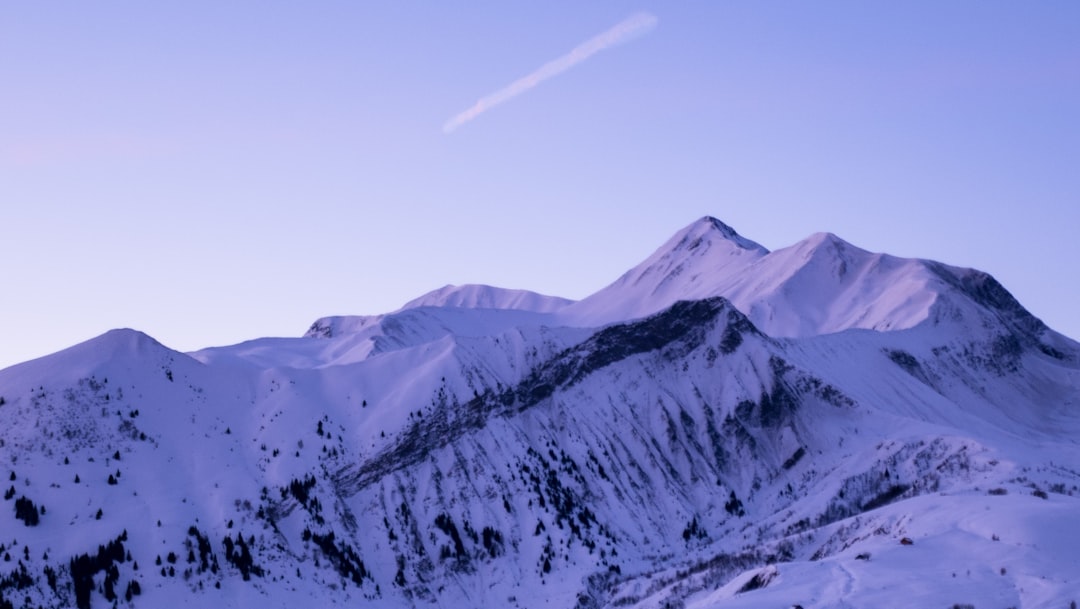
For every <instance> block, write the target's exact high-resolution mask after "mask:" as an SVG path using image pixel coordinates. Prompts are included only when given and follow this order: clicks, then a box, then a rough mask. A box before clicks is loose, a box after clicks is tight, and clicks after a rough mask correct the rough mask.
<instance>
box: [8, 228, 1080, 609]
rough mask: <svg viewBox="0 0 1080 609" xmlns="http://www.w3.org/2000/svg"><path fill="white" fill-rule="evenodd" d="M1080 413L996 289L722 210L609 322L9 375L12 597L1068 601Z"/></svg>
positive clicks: (616, 303) (337, 331)
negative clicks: (771, 235)
mask: <svg viewBox="0 0 1080 609" xmlns="http://www.w3.org/2000/svg"><path fill="white" fill-rule="evenodd" d="M669 300H671V302H668V301H669ZM654 309H655V310H654ZM1077 396H1080V347H1078V345H1077V344H1076V343H1075V342H1073V341H1071V340H1070V339H1068V338H1066V337H1063V336H1061V335H1058V334H1056V333H1055V332H1053V331H1052V330H1050V329H1049V328H1047V327H1046V326H1045V325H1043V324H1042V323H1041V322H1040V321H1039V320H1038V319H1037V318H1035V317H1034V316H1032V315H1031V314H1030V313H1029V312H1027V311H1026V310H1024V309H1023V307H1022V306H1020V304H1019V303H1017V302H1016V301H1015V299H1013V298H1012V296H1011V295H1009V294H1008V292H1007V291H1006V290H1005V289H1004V288H1003V287H1002V286H1000V285H999V284H998V283H997V282H996V281H994V280H993V278H991V277H989V276H988V275H986V274H984V273H979V272H977V271H971V270H967V269H957V268H954V267H948V266H946V265H942V264H940V263H936V262H930V261H921V260H903V259H898V258H893V257H889V256H886V255H882V254H871V253H869V252H865V251H863V250H860V249H858V248H855V247H853V246H850V245H849V244H846V243H844V242H843V241H841V240H840V239H839V238H836V237H834V236H832V235H827V234H819V235H815V236H812V237H811V238H809V239H807V240H805V241H803V242H801V243H799V244H796V245H795V246H792V247H790V248H784V249H781V250H777V251H775V252H771V253H770V252H767V251H766V250H764V248H761V247H760V246H758V245H756V244H754V243H753V242H752V241H749V240H747V239H745V238H743V237H740V236H738V235H737V233H735V232H734V231H733V230H731V229H730V228H728V227H726V226H725V225H723V224H722V223H720V222H718V221H715V220H713V219H709V218H706V219H703V220H701V221H698V222H696V223H694V224H692V225H691V226H690V227H688V228H687V229H685V230H684V231H682V232H680V233H679V234H678V235H676V237H675V238H673V239H672V240H670V241H669V242H668V244H667V245H666V246H664V247H662V248H661V249H660V250H658V252H657V254H655V255H654V256H652V257H650V259H649V260H647V261H646V262H645V263H643V264H642V265H640V266H639V267H637V268H635V269H634V270H632V271H631V272H629V273H627V274H626V275H624V276H623V277H622V278H621V279H620V280H618V281H616V282H615V283H614V284H612V285H611V286H609V287H608V288H605V289H604V290H601V291H600V292H598V293H597V294H595V295H593V296H591V297H589V298H586V299H584V300H582V301H580V302H578V303H566V302H562V301H559V300H555V299H550V298H548V297H540V296H538V295H531V293H522V292H515V291H500V290H496V289H493V288H486V287H479V286H476V287H471V286H467V287H465V288H462V289H448V290H447V289H444V290H442V291H436V292H435V293H432V294H429V295H428V296H425V297H421V299H418V301H414V302H413V303H411V304H410V305H406V307H404V308H402V309H401V310H399V311H396V312H393V313H389V314H386V315H379V316H369V317H336V318H324V319H322V320H319V321H317V322H316V323H315V324H313V326H312V329H311V330H310V331H309V332H308V334H307V335H306V336H304V337H300V338H278V339H257V340H254V341H249V342H247V343H242V344H239V345H234V346H230V347H218V348H212V349H205V350H202V351H199V352H195V353H192V354H182V353H177V352H175V351H172V350H170V349H168V348H167V347H165V346H163V345H160V344H159V343H157V342H155V341H154V340H153V339H151V338H150V337H147V336H145V335H143V334H141V333H137V332H134V331H130V330H121V331H114V332H110V333H108V334H106V335H103V336H101V337H99V338H97V339H94V340H92V341H88V342H87V343H84V344H81V345H77V346H75V347H73V348H71V349H68V350H66V351H63V352H60V353H57V354H54V355H52V356H48V357H45V358H42V359H39V360H35V361H32V362H27V363H25V364H21V365H19V366H15V367H12V368H8V369H6V370H2V371H0V426H2V428H3V429H4V431H3V432H2V435H0V461H2V462H3V463H5V465H8V464H10V465H8V467H9V470H10V471H8V472H4V471H3V470H0V475H6V476H7V479H8V480H9V481H8V482H7V484H8V485H10V489H8V491H9V492H8V493H5V496H6V499H5V503H4V505H5V506H7V507H5V508H3V509H6V510H7V514H6V515H0V544H3V547H2V548H0V553H3V554H4V555H10V556H11V559H10V560H6V561H5V562H0V606H3V603H4V602H5V601H8V602H11V603H12V604H13V605H15V604H19V603H23V602H24V601H25V600H26V599H29V601H28V602H27V603H28V604H29V605H30V606H39V605H40V606H48V607H66V606H83V607H85V606H94V607H99V606H108V605H111V604H112V602H113V601H114V600H117V601H120V602H127V601H128V599H126V597H127V595H128V594H129V593H130V602H131V603H133V604H134V605H135V606H153V607H180V606H200V607H215V606H221V607H249V606H250V607H256V606H258V607H267V606H281V607H292V606H297V605H302V606H308V605H319V606H327V605H336V604H343V605H349V606H356V605H359V606H373V607H374V606H378V607H426V606H493V605H500V606H507V607H543V606H578V607H615V606H618V607H642V608H645V607H661V606H686V607H702V608H705V607H726V606H739V607H764V606H775V605H776V604H778V603H783V604H787V605H790V604H793V603H799V604H802V605H803V606H806V607H812V606H819V607H829V606H871V605H873V606H896V607H902V606H909V605H910V604H911V603H912V602H915V603H917V604H920V605H935V604H936V605H938V606H951V605H952V604H954V603H974V604H976V605H978V606H984V605H988V604H994V603H997V602H1005V603H1006V604H1012V605H1017V606H1019V605H1023V606H1036V607H1041V606H1047V607H1050V606H1055V607H1057V606H1067V604H1068V602H1069V601H1070V600H1072V599H1074V598H1080V578H1076V577H1075V575H1074V574H1073V573H1072V572H1071V570H1070V568H1069V567H1068V566H1067V565H1069V564H1071V562H1072V560H1073V559H1074V558H1075V548H1076V547H1077V545H1076V544H1077V543H1078V542H1080V527H1078V526H1077V525H1076V524H1075V523H1076V522H1080V518H1077V517H1078V516H1080V500H1078V499H1077V498H1076V497H1074V496H1073V495H1074V494H1075V493H1077V492H1080V467H1076V466H1075V465H1074V464H1076V463H1080V445H1078V443H1077V442H1076V438H1077V437H1080V416H1077V399H1078V398H1077ZM31 514H33V515H34V516H31ZM31 520H33V521H35V522H34V523H33V524H31V522H30V521H31ZM904 538H908V539H909V540H910V541H912V542H913V543H912V544H911V545H906V544H905V545H901V543H900V541H901V539H904ZM129 555H130V556H129ZM898 574H903V576H899V575H898ZM953 575H955V577H953Z"/></svg>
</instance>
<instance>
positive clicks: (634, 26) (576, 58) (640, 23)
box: [443, 13, 658, 133]
mask: <svg viewBox="0 0 1080 609" xmlns="http://www.w3.org/2000/svg"><path fill="white" fill-rule="evenodd" d="M657 21H658V20H657V18H656V17H655V16H654V15H651V14H649V13H634V14H633V15H631V16H629V17H627V18H626V19H623V20H622V21H620V22H619V23H618V24H616V25H615V26H614V27H612V28H611V29H609V30H607V31H606V32H604V33H602V34H599V35H597V36H594V37H592V38H590V39H588V40H586V41H585V42H583V43H581V44H580V45H578V46H577V47H575V48H574V50H572V51H570V52H569V53H567V54H566V55H563V56H562V57H559V58H558V59H555V60H553V61H549V62H548V63H545V64H544V65H542V66H540V68H539V69H537V70H536V71H534V72H533V73H531V74H529V75H528V76H525V77H523V78H520V79H518V80H515V81H514V82H512V83H510V84H509V85H508V86H506V87H503V88H502V89H499V90H498V91H496V92H494V93H492V94H491V95H488V96H487V97H483V98H481V99H480V100H479V101H477V102H476V103H475V104H473V105H472V107H471V108H469V109H468V110H466V111H464V112H462V113H461V114H458V115H457V116H455V117H454V118H451V119H450V120H448V121H446V124H444V125H443V133H451V132H452V131H454V130H455V129H457V128H458V127H460V126H462V125H464V124H465V123H467V122H469V121H471V120H473V119H474V118H476V117H478V116H480V115H481V114H483V113H484V112H487V111H488V110H490V109H492V108H494V107H495V106H498V105H499V104H503V103H505V102H508V101H510V100H511V99H513V98H515V97H517V96H518V95H521V94H522V93H524V92H526V91H528V90H529V89H532V88H533V87H535V86H536V85H538V84H540V83H542V82H544V81H545V80H547V79H549V78H551V77H553V76H558V75H559V74H562V73H563V72H565V71H567V70H569V69H570V68H572V67H574V66H576V65H577V64H579V63H581V62H583V61H585V60H586V59H588V58H590V57H592V56H593V55H595V54H597V53H599V52H600V51H603V50H605V49H609V48H611V47H613V46H615V45H617V44H620V43H622V42H626V41H628V40H630V39H632V38H634V37H635V36H638V35H640V34H644V33H645V32H648V31H649V30H651V29H653V28H654V27H656V23H657Z"/></svg>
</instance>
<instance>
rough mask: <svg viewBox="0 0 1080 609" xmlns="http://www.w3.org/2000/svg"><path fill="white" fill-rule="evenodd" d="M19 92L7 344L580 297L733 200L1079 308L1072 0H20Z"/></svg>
mask: <svg viewBox="0 0 1080 609" xmlns="http://www.w3.org/2000/svg"><path fill="white" fill-rule="evenodd" d="M639 11H643V12H645V13H648V14H651V15H653V16H655V18H656V20H657V22H656V24H655V26H654V27H652V29H651V30H650V31H648V32H645V33H642V34H639V35H638V36H637V37H635V38H634V39H633V40H629V41H626V42H624V43H622V44H620V45H618V46H615V47H613V48H608V49H605V50H603V51H602V52H598V53H595V54H594V55H592V56H590V57H588V59H587V60H585V61H583V62H581V63H579V64H577V65H575V66H574V67H572V68H571V69H569V70H566V71H564V72H562V73H559V74H558V75H555V76H553V77H551V78H549V79H547V80H545V81H543V82H542V83H540V84H538V85H537V86H535V87H533V88H531V89H529V90H527V91H525V92H524V93H522V94H521V95H519V96H517V97H515V98H513V99H510V100H508V101H505V103H502V104H501V105H498V106H497V107H494V108H491V109H489V110H488V111H486V112H483V113H482V114H480V115H479V116H477V117H475V118H474V119H473V120H471V121H470V122H467V123H465V124H463V125H461V126H459V127H458V128H457V129H456V130H454V131H453V132H452V133H444V132H443V126H444V125H445V124H446V123H447V121H449V120H451V118H452V117H454V116H456V115H458V114H459V113H461V112H463V111H465V110H467V109H468V108H470V107H471V106H473V104H475V103H476V102H477V100H480V99H481V98H483V97H485V96H488V95H491V94H493V93H495V92H497V91H499V90H500V89H501V88H503V87H506V86H508V85H510V84H511V83H513V82H514V81H516V80H518V79H520V78H523V77H525V76H527V75H528V74H530V73H531V72H533V71H534V70H537V69H538V68H540V67H541V66H543V65H544V64H546V63H548V62H551V61H553V60H555V59H557V58H559V57H561V56H563V55H564V54H567V53H569V52H570V51H571V50H572V49H574V48H575V47H577V46H578V45H581V44H582V43H584V42H585V41H587V40H589V39H590V38H592V37H594V36H597V35H599V34H601V33H602V32H604V31H606V30H608V29H609V28H611V27H613V26H615V25H616V24H617V23H619V22H620V21H622V20H624V19H626V18H628V17H629V16H631V15H633V14H635V13H637V12H639ZM0 110H2V111H0V286H2V287H3V292H2V294H0V303H2V304H0V367H3V366H7V365H10V364H13V363H16V362H19V361H23V360H26V359H30V358H33V357H37V356H41V355H44V354H46V353H49V352H52V351H55V350H58V349H61V348H64V347H67V346H69V345H72V344H74V343H76V342H79V341H82V340H85V339H88V338H91V337H93V336H95V335H97V334H100V333H102V332H104V331H106V330H108V329H110V328H114V327H133V328H136V329H139V330H143V331H145V332H147V333H148V334H150V335H152V336H154V337H155V338H157V339H158V340H160V341H161V342H163V343H165V344H166V345H168V346H170V347H173V348H175V349H180V350H193V349H197V348H200V347H205V346H212V345H222V344H229V343H234V342H238V341H241V340H245V339H249V338H256V337H259V336H298V335H300V334H302V333H303V332H304V331H305V330H306V328H307V326H308V325H309V324H310V323H311V322H312V321H314V320H315V319H316V318H318V317H321V316H325V315H335V314H370V313H380V312H386V311H389V310H393V309H396V308H397V307H399V306H400V305H401V304H403V303H404V302H405V301H407V300H409V299H411V298H413V297H415V296H418V295H420V294H422V293H424V292H426V291H428V290H431V289H434V288H438V287H440V286H442V285H444V284H447V283H455V284H460V283H487V284H491V285H498V286H502V287H511V288H528V289H533V290H536V291H540V292H545V293H550V294H555V295H560V296H566V297H571V298H580V297H583V296H585V295H587V294H589V293H591V292H593V291H595V290H597V289H599V288H601V287H603V286H604V285H606V284H607V283H609V282H610V281H612V280H614V279H615V278H616V277H618V276H619V275H620V274H621V273H622V272H623V271H625V270H627V269H629V268H630V267H631V266H633V265H634V264H636V263H638V262H639V261H641V260H642V259H644V258H645V257H646V256H647V255H648V254H649V253H651V252H652V251H653V250H654V249H655V248H656V247H658V246H659V245H660V244H661V243H662V242H663V241H664V240H666V239H667V238H668V237H669V236H670V235H671V234H673V233H674V232H675V231H677V230H678V229H679V228H681V227H683V226H684V225H686V224H689V223H690V222H692V221H694V220H695V219H697V218H698V217H700V216H703V215H707V214H708V215H713V216H716V217H718V218H720V219H721V220H723V221H725V222H727V223H728V224H730V225H732V226H733V227H734V228H735V229H736V230H738V231H739V232H740V233H742V234H743V235H745V236H747V237H749V238H751V239H754V240H756V241H758V242H760V243H762V244H763V245H765V246H766V247H768V248H770V249H777V248H780V247H784V246H787V245H790V244H792V243H794V242H795V241H798V240H800V239H802V238H804V237H806V236H807V235H809V234H811V233H814V232H817V231H830V232H834V233H836V234H838V235H840V236H841V237H843V238H845V239H847V240H848V241H850V242H852V243H854V244H855V245H858V246H860V247H863V248H866V249H870V250H873V251H885V252H889V253H892V254H897V255H902V256H917V257H924V258H933V259H937V260H941V261H943V262H947V263H950V264H955V265H960V266H972V267H976V268H979V269H982V270H985V271H988V272H990V273H992V274H993V275H995V276H996V277H997V278H998V279H999V280H1000V281H1001V282H1002V283H1003V284H1004V285H1005V286H1006V287H1007V288H1008V289H1009V290H1011V291H1012V292H1013V294H1014V295H1015V296H1016V297H1017V298H1018V299H1019V300H1020V301H1021V303H1022V304H1024V305H1025V306H1026V307H1028V308H1029V309H1030V310H1031V311H1032V312H1033V313H1034V314H1035V315H1037V316H1039V317H1040V318H1042V319H1043V320H1044V321H1046V322H1047V323H1048V324H1049V325H1050V326H1051V327H1053V328H1055V329H1057V330H1059V331H1061V332H1063V333H1065V334H1067V335H1070V336H1072V337H1073V338H1080V313H1077V312H1078V311H1080V306H1078V301H1080V271H1078V270H1077V264H1078V263H1080V3H1077V2H1074V1H1062V2H1028V3H1020V2H993V1H991V2H987V1H985V0H979V1H957V2H946V3H942V2H903V3H876V2H862V1H859V2H827V3H818V2H815V3H809V2H784V3H758V2H753V3H750V2H714V1H709V2H684V3H660V2H643V3H641V4H638V5H628V4H624V3H614V2H612V3H608V2H589V3H583V2H576V1H575V2H485V3H448V2H430V3H421V2H386V3H362V2H351V1H349V2H305V3H297V2H182V3H181V2H134V1H132V2H122V1H111V0H106V1H103V2H77V3H74V2H73V3H41V2H21V3H5V4H3V5H0Z"/></svg>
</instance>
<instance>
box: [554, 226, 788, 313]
mask: <svg viewBox="0 0 1080 609" xmlns="http://www.w3.org/2000/svg"><path fill="white" fill-rule="evenodd" d="M768 253H769V250H767V249H765V248H764V247H762V246H761V245H759V244H758V243H755V242H753V241H751V240H749V239H747V238H745V237H743V236H741V235H739V233H737V232H735V229H733V228H731V227H730V226H728V225H727V224H724V223H723V222H721V221H720V220H717V219H716V218H713V217H711V216H704V217H702V218H700V219H698V220H697V221H695V222H693V223H692V224H690V225H689V226H687V227H685V228H683V229H682V230H680V231H679V232H677V233H675V235H674V236H673V237H671V238H670V239H668V241H667V242H666V243H664V244H663V245H661V246H660V248H659V249H657V250H656V251H655V252H653V254H652V255H651V256H649V257H648V258H646V259H645V261H644V262H642V263H641V264H639V265H637V266H636V267H634V268H632V269H630V270H629V271H627V272H626V273H625V274H623V276H622V277H620V278H619V279H617V280H615V282H614V283H612V284H611V285H609V286H607V287H606V288H604V289H602V290H600V291H599V292H597V293H595V294H593V295H592V296H589V297H588V298H586V299H584V300H582V301H580V302H578V303H575V304H573V305H570V306H569V307H567V308H566V309H565V311H566V312H567V314H568V315H569V316H570V317H571V319H572V320H573V321H574V322H576V323H586V324H604V323H608V322H611V321H616V320H627V319H635V318H639V317H644V316H646V315H650V314H652V313H656V312H657V311H660V310H663V309H665V308H667V307H669V306H671V305H672V304H673V303H675V302H677V301H679V300H697V299H701V298H706V297H709V296H715V295H717V292H716V285H717V284H718V283H721V282H722V281H723V280H724V278H726V277H730V276H732V275H735V274H737V273H738V272H740V271H742V270H743V269H745V268H747V267H748V266H749V265H751V264H753V263H754V262H755V261H756V260H758V259H760V258H762V257H764V256H766V255H767V254H768Z"/></svg>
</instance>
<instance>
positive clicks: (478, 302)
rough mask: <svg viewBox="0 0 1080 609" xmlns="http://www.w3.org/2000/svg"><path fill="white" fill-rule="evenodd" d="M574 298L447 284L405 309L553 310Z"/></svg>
mask: <svg viewBox="0 0 1080 609" xmlns="http://www.w3.org/2000/svg"><path fill="white" fill-rule="evenodd" d="M573 302H574V301H572V300H569V299H567V298H559V297H557V296H545V295H544V294H538V293H536V292H530V291H528V290H508V289H504V288H494V287H491V286H489V285H476V284H469V285H460V286H458V285H447V286H443V287H441V288H439V289H437V290H433V291H431V292H428V293H427V294H424V295H423V296H421V297H419V298H416V299H414V300H410V301H409V302H407V303H405V306H403V307H401V308H402V309H415V308H417V307H443V308H448V307H453V308H466V309H513V310H518V311H532V312H534V313H553V312H555V311H558V310H559V309H562V308H563V307H565V306H567V305H569V304H571V303H573Z"/></svg>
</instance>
